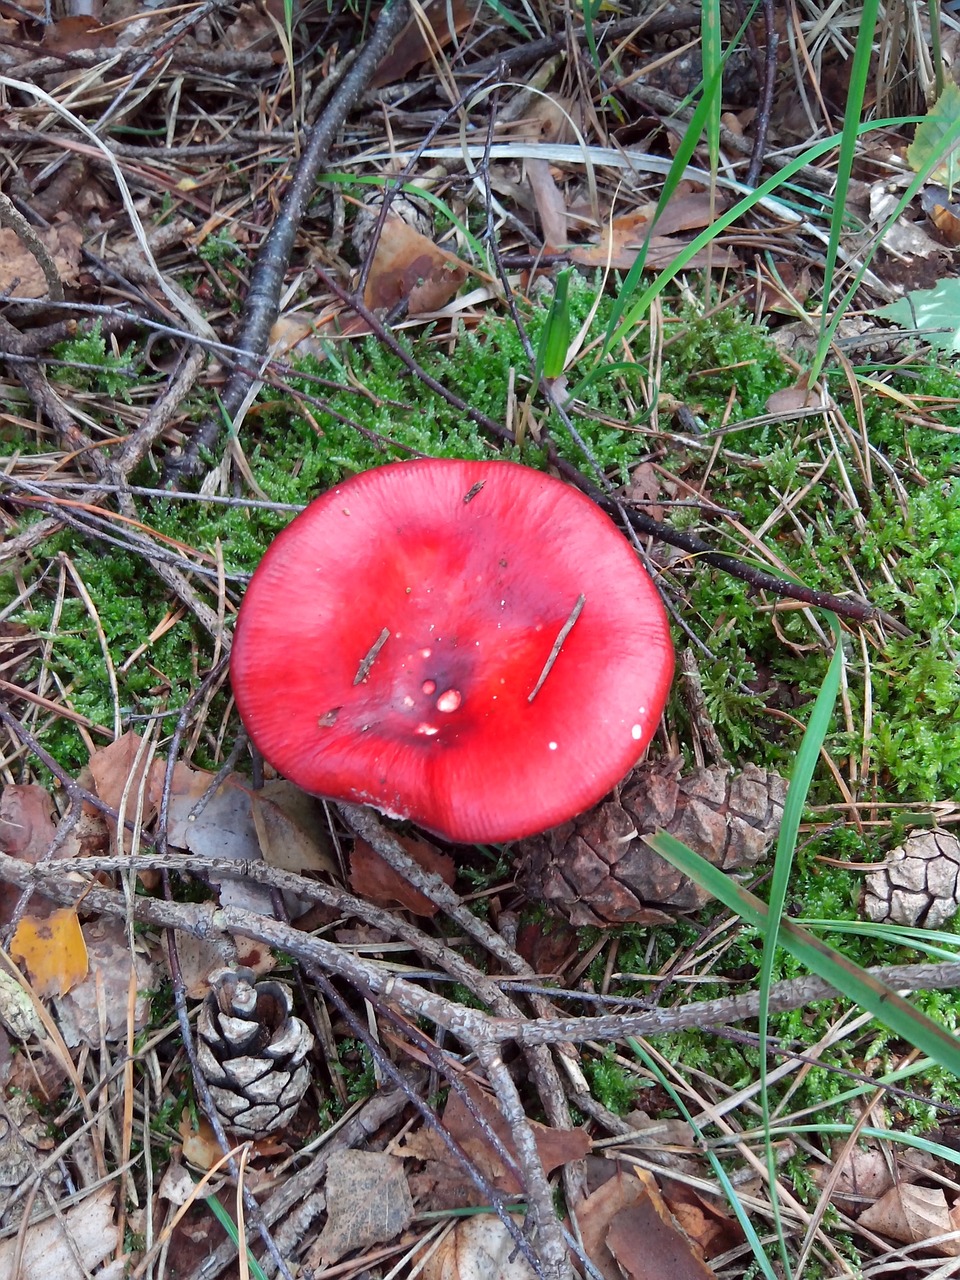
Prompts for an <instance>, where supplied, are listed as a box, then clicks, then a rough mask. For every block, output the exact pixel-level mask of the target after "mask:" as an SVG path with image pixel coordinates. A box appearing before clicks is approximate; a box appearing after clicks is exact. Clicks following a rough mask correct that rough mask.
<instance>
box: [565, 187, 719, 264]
mask: <svg viewBox="0 0 960 1280" xmlns="http://www.w3.org/2000/svg"><path fill="white" fill-rule="evenodd" d="M722 209H723V203H722V201H719V200H717V202H716V203H715V206H714V207H713V208H712V209H711V205H710V197H709V194H708V193H707V192H704V191H697V192H690V191H687V192H684V193H682V194H680V195H675V196H674V197H673V198H672V199H671V200H669V201H668V203H667V205H666V208H665V209H664V210H663V211H662V212H661V214H660V217H659V218H658V219H657V226H656V231H655V233H654V235H652V236H651V237H650V243H649V245H648V246H647V256H646V260H645V263H644V265H645V267H646V268H647V270H650V271H659V270H661V269H662V268H663V267H666V266H669V264H670V263H671V262H672V261H673V259H674V258H675V257H676V256H677V254H678V253H679V252H680V250H681V249H682V248H683V247H684V242H683V241H682V240H676V239H674V236H675V235H676V233H677V232H681V231H702V230H703V229H704V227H708V226H709V225H710V223H711V222H712V221H713V218H714V217H715V216H716V214H717V213H718V212H720V211H721V210H722ZM655 212H656V205H654V204H644V205H640V206H639V207H638V208H636V209H634V210H632V211H631V212H630V213H624V214H619V215H618V216H617V217H615V218H613V219H609V220H607V221H605V222H604V224H603V227H602V229H601V233H600V240H599V242H598V243H597V244H595V245H578V246H577V247H576V248H575V249H574V250H573V251H572V252H571V255H570V256H571V257H572V258H573V260H574V262H579V263H582V264H583V265H584V266H600V267H602V266H605V265H606V264H607V261H608V257H609V261H610V265H611V266H612V267H615V268H617V269H618V270H628V269H629V268H630V267H632V266H633V264H634V262H636V260H637V255H638V253H639V252H640V249H641V247H642V245H643V243H644V241H645V239H646V238H647V236H648V234H649V232H650V221H651V219H652V218H653V215H654V213H655ZM738 261H739V260H738V258H737V256H736V254H734V253H733V252H732V251H731V250H730V249H725V248H723V247H721V246H720V245H713V246H712V248H711V250H710V251H708V250H706V249H701V250H700V252H699V253H696V254H694V256H693V257H692V258H691V259H690V261H689V263H688V264H687V266H688V267H689V268H691V269H700V268H702V267H705V266H707V265H708V264H709V265H711V266H713V267H715V268H717V269H720V268H723V267H730V266H735V265H736V264H737V263H738Z"/></svg>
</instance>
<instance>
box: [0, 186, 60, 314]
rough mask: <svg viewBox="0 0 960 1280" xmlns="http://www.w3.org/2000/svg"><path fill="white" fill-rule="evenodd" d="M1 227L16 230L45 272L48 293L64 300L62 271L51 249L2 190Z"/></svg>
mask: <svg viewBox="0 0 960 1280" xmlns="http://www.w3.org/2000/svg"><path fill="white" fill-rule="evenodd" d="M0 227H9V228H10V229H11V230H12V231H15V232H16V233H17V235H18V236H19V237H20V239H21V240H22V241H23V243H24V244H25V245H26V246H27V248H28V249H29V250H30V252H31V254H32V255H33V257H34V260H35V261H36V263H37V266H38V267H39V268H40V270H41V271H42V272H43V278H44V280H46V282H47V294H48V295H49V297H50V300H51V301H52V302H62V301H63V281H62V280H61V279H60V273H59V272H58V271H57V264H56V263H55V262H54V260H53V258H52V257H51V256H50V250H49V249H48V248H47V246H46V245H45V244H44V243H43V241H42V240H41V239H40V237H39V236H38V235H37V233H36V231H34V229H33V227H31V225H30V223H29V222H28V221H27V220H26V218H25V217H24V216H23V214H22V213H21V212H20V210H19V209H18V208H17V207H16V205H15V204H14V203H13V201H12V200H11V199H10V197H9V196H8V195H5V194H4V192H2V191H0Z"/></svg>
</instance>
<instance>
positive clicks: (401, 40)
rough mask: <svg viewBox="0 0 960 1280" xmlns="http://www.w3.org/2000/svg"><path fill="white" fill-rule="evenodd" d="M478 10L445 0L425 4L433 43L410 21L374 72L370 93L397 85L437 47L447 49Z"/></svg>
mask: <svg viewBox="0 0 960 1280" xmlns="http://www.w3.org/2000/svg"><path fill="white" fill-rule="evenodd" d="M479 7H480V6H479V3H478V0H453V3H452V4H451V3H448V0H427V3H426V4H425V5H424V6H423V14H424V17H425V18H426V20H427V23H428V25H429V27H430V30H431V31H432V33H433V39H432V40H430V41H429V42H428V40H427V39H425V38H424V34H423V30H422V28H421V25H420V23H419V22H418V21H417V19H416V18H411V19H410V21H409V22H408V23H407V25H406V26H405V27H404V28H403V30H402V31H401V32H400V34H399V35H398V36H397V38H396V40H394V42H393V45H392V47H391V49H390V52H389V53H388V54H387V56H386V58H385V59H384V60H383V62H381V63H380V66H379V67H378V68H377V71H376V73H375V74H374V77H373V80H372V81H371V83H370V87H371V89H382V88H383V86H384V85H387V84H399V83H400V81H401V80H403V79H405V77H406V75H407V73H408V72H409V71H412V70H413V68H414V67H418V66H419V65H420V63H421V62H426V60H427V59H428V58H429V57H430V54H431V52H432V51H433V50H434V49H435V48H436V47H437V46H439V47H440V48H441V49H444V48H446V46H447V45H448V44H449V43H450V42H451V40H453V39H454V36H457V35H459V34H460V32H461V31H465V30H466V28H467V27H468V26H469V25H470V23H471V22H472V21H473V19H474V17H475V16H476V13H477V10H478V9H479ZM451 24H452V27H453V29H452V30H451Z"/></svg>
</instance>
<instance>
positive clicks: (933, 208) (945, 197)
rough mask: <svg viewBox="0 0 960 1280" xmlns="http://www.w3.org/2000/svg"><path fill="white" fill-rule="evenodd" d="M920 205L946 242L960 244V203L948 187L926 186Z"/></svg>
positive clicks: (954, 244)
mask: <svg viewBox="0 0 960 1280" xmlns="http://www.w3.org/2000/svg"><path fill="white" fill-rule="evenodd" d="M920 207H921V208H922V209H923V212H924V213H925V214H926V215H927V217H928V218H929V219H930V221H931V222H932V223H933V225H934V226H935V227H936V229H937V232H938V234H939V236H940V238H941V239H942V240H943V242H944V244H949V245H952V246H954V247H956V246H957V245H960V203H958V202H957V201H956V200H952V199H951V198H950V192H949V191H948V190H947V189H946V187H938V186H932V187H924V189H923V191H922V193H921V195H920Z"/></svg>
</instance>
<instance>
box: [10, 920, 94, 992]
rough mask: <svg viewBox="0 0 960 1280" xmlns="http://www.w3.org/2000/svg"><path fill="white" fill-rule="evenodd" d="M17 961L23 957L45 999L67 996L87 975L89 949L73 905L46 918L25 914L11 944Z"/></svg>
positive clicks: (36, 987)
mask: <svg viewBox="0 0 960 1280" xmlns="http://www.w3.org/2000/svg"><path fill="white" fill-rule="evenodd" d="M10 954H11V955H12V956H13V958H14V960H22V961H23V963H24V964H25V965H26V968H27V973H28V974H29V976H30V981H31V983H32V985H33V989H34V990H35V991H36V993H37V995H38V996H40V997H41V999H43V998H45V997H47V996H62V995H66V993H67V992H68V991H70V990H71V988H73V987H75V986H76V985H77V983H78V982H81V981H82V980H83V979H84V978H85V977H86V976H87V948H86V943H85V942H84V939H83V933H82V931H81V929H80V921H79V920H78V918H77V913H76V911H75V910H74V909H73V908H72V907H61V908H59V909H58V910H56V911H51V912H50V914H49V915H48V916H47V917H46V918H45V919H42V920H41V919H38V918H37V917H36V916H24V917H23V919H22V920H21V921H20V923H19V924H18V925H17V931H16V933H15V934H14V935H13V941H12V942H11V943H10Z"/></svg>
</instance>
